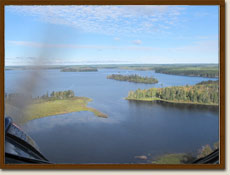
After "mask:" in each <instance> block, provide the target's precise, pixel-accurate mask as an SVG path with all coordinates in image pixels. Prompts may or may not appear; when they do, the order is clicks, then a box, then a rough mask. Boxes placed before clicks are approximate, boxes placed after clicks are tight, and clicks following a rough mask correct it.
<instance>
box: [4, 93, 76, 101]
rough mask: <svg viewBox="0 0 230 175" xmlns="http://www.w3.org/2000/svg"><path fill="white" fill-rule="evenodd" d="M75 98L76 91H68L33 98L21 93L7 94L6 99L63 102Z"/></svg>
mask: <svg viewBox="0 0 230 175" xmlns="http://www.w3.org/2000/svg"><path fill="white" fill-rule="evenodd" d="M73 97H75V94H74V91H72V90H67V91H56V92H55V91H53V92H51V93H50V94H49V93H48V92H47V93H46V94H44V95H42V96H37V97H32V95H28V94H20V93H9V94H7V93H5V99H6V100H8V101H11V100H13V99H14V98H20V99H31V100H38V99H41V100H62V99H69V98H73Z"/></svg>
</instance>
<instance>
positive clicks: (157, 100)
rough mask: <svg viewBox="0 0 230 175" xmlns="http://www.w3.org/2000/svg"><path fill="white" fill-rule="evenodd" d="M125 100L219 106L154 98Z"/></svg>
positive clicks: (130, 99)
mask: <svg viewBox="0 0 230 175" xmlns="http://www.w3.org/2000/svg"><path fill="white" fill-rule="evenodd" d="M125 100H129V101H145V102H164V103H171V104H186V105H205V106H215V107H218V106H219V104H205V103H193V102H177V101H170V100H163V99H160V98H155V99H133V98H125Z"/></svg>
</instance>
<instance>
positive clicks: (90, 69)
mask: <svg viewBox="0 0 230 175" xmlns="http://www.w3.org/2000/svg"><path fill="white" fill-rule="evenodd" d="M97 71H98V70H97V68H93V67H67V68H63V69H61V72H97Z"/></svg>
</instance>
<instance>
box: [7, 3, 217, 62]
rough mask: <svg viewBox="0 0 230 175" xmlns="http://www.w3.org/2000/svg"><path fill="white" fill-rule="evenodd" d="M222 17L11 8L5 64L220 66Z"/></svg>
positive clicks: (145, 10) (178, 9)
mask: <svg viewBox="0 0 230 175" xmlns="http://www.w3.org/2000/svg"><path fill="white" fill-rule="evenodd" d="M218 16H219V15H218V6H7V7H5V64H6V65H26V64H34V62H35V60H36V59H38V58H42V61H43V63H45V64H53V65H69V64H144V63H150V64H171V63H218V52H219V48H218V22H219V20H218ZM40 60H41V59H40Z"/></svg>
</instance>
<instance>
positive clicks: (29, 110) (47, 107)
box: [6, 97, 108, 123]
mask: <svg viewBox="0 0 230 175" xmlns="http://www.w3.org/2000/svg"><path fill="white" fill-rule="evenodd" d="M90 101H92V99H90V98H87V97H74V98H71V99H64V100H50V101H48V100H47V101H42V102H38V103H32V104H30V105H29V106H27V107H26V109H24V110H25V111H23V112H21V111H20V109H19V108H18V107H16V106H14V105H13V104H10V103H6V114H7V115H9V116H11V117H13V118H15V117H16V118H17V117H18V116H16V114H17V112H15V111H17V110H19V111H18V114H19V113H21V114H22V115H23V116H24V117H23V118H21V119H22V120H21V121H19V122H20V123H26V122H28V121H30V120H34V119H39V118H43V117H48V116H54V115H61V114H68V113H72V112H81V111H89V112H92V113H93V114H94V115H95V116H96V117H101V118H107V117H108V116H107V115H106V114H104V113H102V112H100V111H99V110H97V109H95V108H92V107H88V106H87V105H88V103H89V102H90Z"/></svg>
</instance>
